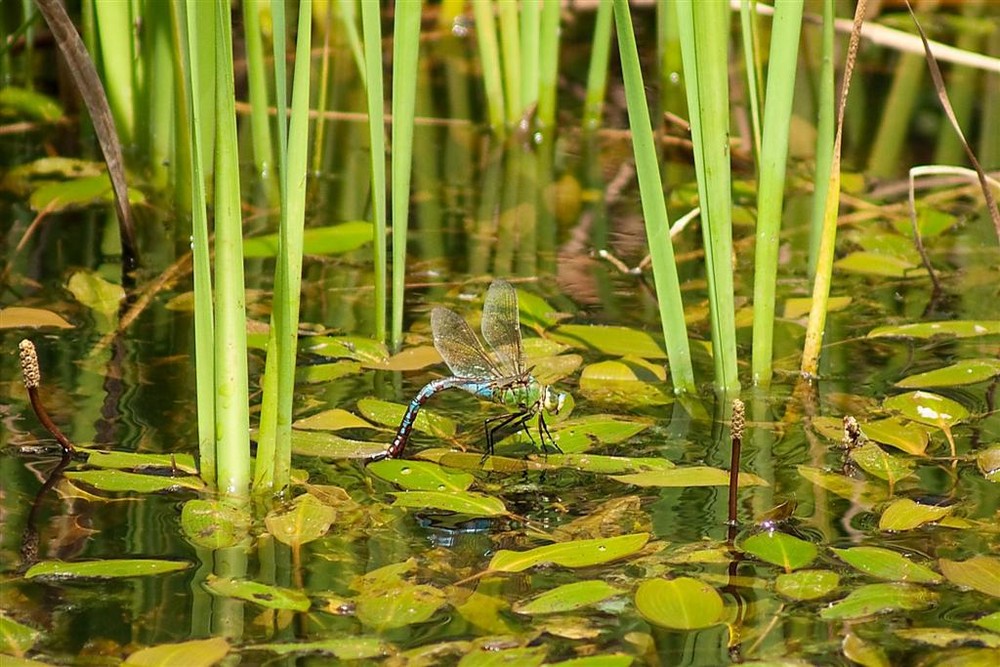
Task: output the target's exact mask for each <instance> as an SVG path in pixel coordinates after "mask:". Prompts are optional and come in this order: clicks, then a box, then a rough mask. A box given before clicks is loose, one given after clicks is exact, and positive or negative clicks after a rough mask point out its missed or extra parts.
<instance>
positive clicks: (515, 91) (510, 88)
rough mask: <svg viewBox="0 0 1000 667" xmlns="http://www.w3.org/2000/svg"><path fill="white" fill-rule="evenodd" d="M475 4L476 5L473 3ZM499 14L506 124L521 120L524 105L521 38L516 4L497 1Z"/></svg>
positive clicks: (514, 123) (495, 4)
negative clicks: (522, 97)
mask: <svg viewBox="0 0 1000 667" xmlns="http://www.w3.org/2000/svg"><path fill="white" fill-rule="evenodd" d="M473 4H476V3H473ZM493 4H494V6H496V7H497V8H498V11H499V13H500V47H501V49H502V50H503V59H502V61H501V62H503V80H504V99H505V101H506V102H507V124H508V125H511V126H513V125H516V124H517V123H518V121H520V120H521V113H522V112H523V111H524V105H523V103H522V100H521V76H522V74H523V72H522V71H521V50H520V48H521V37H520V35H519V32H520V30H519V21H518V16H517V7H518V5H517V3H516V2H508V1H507V0H498V1H497V2H495V3H493Z"/></svg>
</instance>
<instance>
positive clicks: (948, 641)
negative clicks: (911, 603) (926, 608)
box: [896, 628, 1000, 664]
mask: <svg viewBox="0 0 1000 667" xmlns="http://www.w3.org/2000/svg"><path fill="white" fill-rule="evenodd" d="M896 634H897V635H898V636H900V637H902V638H903V639H909V640H911V641H917V642H922V643H924V644H931V645H932V646H940V647H942V648H945V647H947V646H951V645H960V644H970V645H973V646H986V647H988V648H1000V636H998V635H994V634H990V633H989V632H972V631H969V630H954V629H952V628H904V629H901V630H896ZM994 664H995V663H994Z"/></svg>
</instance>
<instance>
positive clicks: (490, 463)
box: [414, 448, 555, 473]
mask: <svg viewBox="0 0 1000 667" xmlns="http://www.w3.org/2000/svg"><path fill="white" fill-rule="evenodd" d="M414 457H415V458H420V459H425V460H427V461H433V462H435V463H438V464H439V465H442V466H446V467H448V468H458V469H459V470H474V471H476V472H480V471H486V472H504V473H522V472H524V471H526V470H553V469H555V466H553V465H549V464H548V463H545V462H544V461H532V460H529V459H520V458H512V457H507V456H487V457H486V459H485V460H483V455H482V454H477V453H475V452H457V451H455V450H453V449H444V448H429V449H424V450H421V451H419V452H417V453H416V454H415V455H414Z"/></svg>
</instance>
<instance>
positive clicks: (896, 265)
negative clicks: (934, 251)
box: [833, 250, 927, 278]
mask: <svg viewBox="0 0 1000 667" xmlns="http://www.w3.org/2000/svg"><path fill="white" fill-rule="evenodd" d="M833 265H834V266H835V267H836V268H838V269H840V270H841V271H849V272H851V273H860V274H862V275H868V276H884V277H887V278H905V277H913V276H917V275H925V274H926V273H927V269H925V268H923V267H921V266H920V265H919V264H918V263H915V262H910V261H907V260H905V259H901V258H899V257H893V256H892V255H883V254H881V253H877V252H868V251H866V250H859V251H857V252H852V253H850V254H849V255H847V256H846V257H843V258H841V259H838V260H837V261H836V262H834V264H833Z"/></svg>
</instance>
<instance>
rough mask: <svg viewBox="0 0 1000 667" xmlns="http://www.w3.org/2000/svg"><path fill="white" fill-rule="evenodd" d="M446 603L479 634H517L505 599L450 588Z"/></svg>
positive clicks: (508, 604) (465, 589)
mask: <svg viewBox="0 0 1000 667" xmlns="http://www.w3.org/2000/svg"><path fill="white" fill-rule="evenodd" d="M484 588H485V587H484ZM448 601H449V602H450V603H451V606H452V607H453V608H454V609H455V611H457V612H458V615H459V616H461V617H462V619H463V620H465V621H466V622H468V623H469V624H471V625H473V626H475V627H476V628H477V629H478V630H480V631H481V632H485V633H489V634H492V635H512V634H515V633H516V632H517V625H516V624H515V623H514V621H513V620H511V617H510V613H509V612H510V603H509V602H508V601H507V600H506V599H503V598H499V597H496V596H495V595H487V594H485V593H479V592H478V591H473V590H469V589H468V588H462V587H459V586H450V587H449V588H448Z"/></svg>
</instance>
